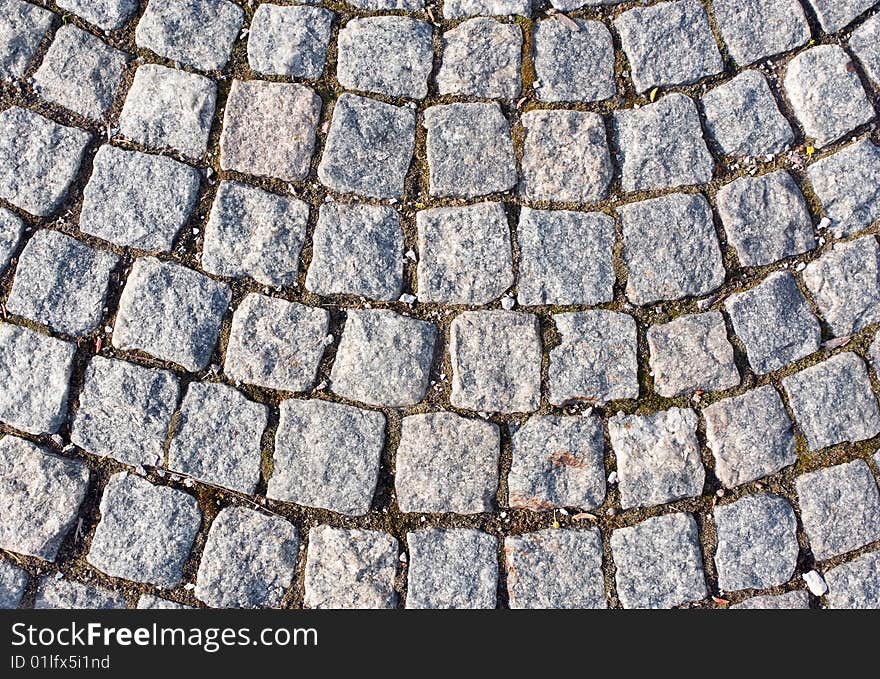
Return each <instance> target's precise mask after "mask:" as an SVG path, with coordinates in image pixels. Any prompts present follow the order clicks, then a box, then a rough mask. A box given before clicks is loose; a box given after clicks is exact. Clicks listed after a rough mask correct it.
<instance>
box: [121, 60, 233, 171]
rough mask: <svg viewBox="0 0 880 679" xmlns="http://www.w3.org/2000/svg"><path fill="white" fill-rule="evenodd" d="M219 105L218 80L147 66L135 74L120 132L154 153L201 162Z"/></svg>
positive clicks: (127, 97) (166, 68)
mask: <svg viewBox="0 0 880 679" xmlns="http://www.w3.org/2000/svg"><path fill="white" fill-rule="evenodd" d="M216 102H217V85H216V83H215V82H214V81H213V80H210V79H208V78H206V77H205V76H202V75H198V74H197V73H188V72H186V71H181V70H177V69H174V68H168V67H166V66H160V65H158V64H144V65H143V66H140V67H139V68H138V69H137V71H135V74H134V81H133V82H132V84H131V88H130V89H129V90H128V95H127V96H126V98H125V104H124V105H123V107H122V112H121V113H120V114H119V131H120V132H121V133H122V135H123V136H124V137H127V138H128V139H131V140H132V141H134V142H137V143H138V144H142V145H144V146H146V147H148V148H150V149H155V150H165V149H172V150H174V151H178V152H179V153H181V154H183V155H184V156H187V157H189V158H194V159H199V158H201V157H202V156H204V155H205V152H206V151H207V150H208V136H209V134H210V133H211V121H212V120H213V118H214V107H215V105H216ZM227 108H228V105H227Z"/></svg>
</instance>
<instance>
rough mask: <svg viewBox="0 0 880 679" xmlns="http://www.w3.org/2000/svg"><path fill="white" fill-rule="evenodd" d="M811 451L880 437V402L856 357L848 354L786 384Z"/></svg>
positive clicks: (820, 365)
mask: <svg viewBox="0 0 880 679" xmlns="http://www.w3.org/2000/svg"><path fill="white" fill-rule="evenodd" d="M782 386H783V387H785V391H786V393H787V394H788V401H789V404H790V406H791V409H792V411H794V416H795V420H796V421H797V423H798V426H799V427H800V428H801V431H803V432H804V436H806V439H807V444H808V445H809V448H810V450H820V449H822V448H826V447H828V446H833V445H836V444H838V443H843V442H852V443H854V442H856V441H863V440H865V439H870V438H873V437H874V436H876V435H877V434H878V433H880V412H878V409H877V398H876V397H875V396H874V394H873V392H872V391H871V383H870V382H869V380H868V371H867V369H866V368H865V364H864V362H863V361H862V359H861V358H859V357H858V356H857V355H856V354H853V353H850V352H844V353H841V354H837V355H836V356H833V357H832V358H829V359H828V360H826V361H823V362H822V363H818V364H816V365H814V366H812V367H810V368H806V369H804V370H801V371H800V372H798V373H795V374H793V375H791V376H789V377H786V378H784V379H783V380H782Z"/></svg>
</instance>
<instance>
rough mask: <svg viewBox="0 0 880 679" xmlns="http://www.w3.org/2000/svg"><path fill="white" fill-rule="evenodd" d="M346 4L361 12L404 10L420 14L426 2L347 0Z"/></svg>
mask: <svg viewBox="0 0 880 679" xmlns="http://www.w3.org/2000/svg"><path fill="white" fill-rule="evenodd" d="M346 2H347V3H348V4H349V5H351V6H352V7H355V8H357V9H361V10H395V9H397V10H403V11H407V12H418V11H421V10H423V9H424V8H425V0H346Z"/></svg>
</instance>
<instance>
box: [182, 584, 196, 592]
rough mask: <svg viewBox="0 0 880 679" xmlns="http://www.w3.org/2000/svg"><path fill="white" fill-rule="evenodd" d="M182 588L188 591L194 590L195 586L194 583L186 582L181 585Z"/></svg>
mask: <svg viewBox="0 0 880 679" xmlns="http://www.w3.org/2000/svg"><path fill="white" fill-rule="evenodd" d="M183 588H184V589H185V590H187V591H188V592H191V591H192V590H194V589H195V588H196V586H195V585H194V584H192V583H191V582H188V583H186V584H185V585H184V586H183Z"/></svg>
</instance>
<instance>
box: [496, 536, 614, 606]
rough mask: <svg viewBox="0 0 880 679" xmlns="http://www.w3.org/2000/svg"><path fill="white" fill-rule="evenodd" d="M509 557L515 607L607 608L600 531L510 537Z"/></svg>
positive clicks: (510, 591)
mask: <svg viewBox="0 0 880 679" xmlns="http://www.w3.org/2000/svg"><path fill="white" fill-rule="evenodd" d="M504 555H505V560H506V562H507V591H508V594H509V596H510V607H511V608H513V609H522V608H527V609H557V608H572V609H596V608H607V606H608V604H607V603H606V601H605V581H604V579H603V576H602V539H601V537H600V535H599V531H598V530H597V529H595V528H593V529H587V530H554V529H548V530H542V531H538V532H536V533H526V534H524V535H517V536H511V537H507V538H505V539H504Z"/></svg>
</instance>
